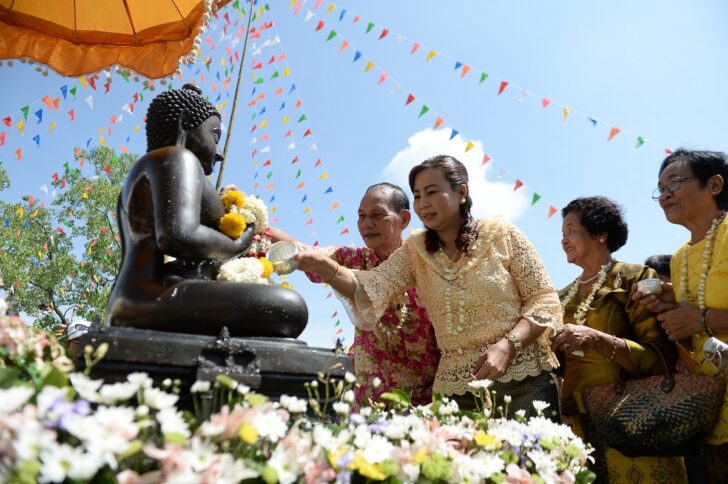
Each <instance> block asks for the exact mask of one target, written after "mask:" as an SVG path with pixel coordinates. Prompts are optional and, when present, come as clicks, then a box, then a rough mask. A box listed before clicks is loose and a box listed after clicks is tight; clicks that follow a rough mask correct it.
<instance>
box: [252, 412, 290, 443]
mask: <svg viewBox="0 0 728 484" xmlns="http://www.w3.org/2000/svg"><path fill="white" fill-rule="evenodd" d="M280 413H281V412H271V411H267V412H262V413H261V414H260V415H257V416H256V417H255V418H254V419H253V423H252V425H253V428H254V429H255V430H257V431H258V434H259V435H260V436H261V437H267V438H268V439H269V440H270V441H271V442H278V440H279V439H281V438H283V437H284V436H285V435H286V432H288V425H287V423H286V421H285V420H284V419H283V418H282V417H281V415H280ZM282 413H285V412H282Z"/></svg>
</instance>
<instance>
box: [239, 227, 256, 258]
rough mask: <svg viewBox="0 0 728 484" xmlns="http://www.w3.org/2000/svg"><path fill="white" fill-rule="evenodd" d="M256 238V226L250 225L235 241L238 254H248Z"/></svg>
mask: <svg viewBox="0 0 728 484" xmlns="http://www.w3.org/2000/svg"><path fill="white" fill-rule="evenodd" d="M254 236H255V224H248V225H247V226H246V227H245V230H244V231H243V234H242V235H241V236H240V237H238V238H237V239H235V245H236V253H238V254H240V253H242V252H246V251H247V250H248V249H249V248H250V244H251V243H252V242H253V237H254Z"/></svg>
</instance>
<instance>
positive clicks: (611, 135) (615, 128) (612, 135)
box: [607, 126, 622, 141]
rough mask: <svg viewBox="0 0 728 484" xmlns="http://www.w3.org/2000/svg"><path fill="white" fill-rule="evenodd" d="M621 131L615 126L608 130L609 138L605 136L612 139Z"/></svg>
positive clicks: (609, 139)
mask: <svg viewBox="0 0 728 484" xmlns="http://www.w3.org/2000/svg"><path fill="white" fill-rule="evenodd" d="M620 131H622V130H621V129H619V128H617V127H616V126H615V127H614V128H612V129H611V130H609V138H607V141H612V140H613V139H614V137H615V136H617V135H618V134H619V132H620Z"/></svg>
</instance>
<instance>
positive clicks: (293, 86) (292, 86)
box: [288, 84, 296, 94]
mask: <svg viewBox="0 0 728 484" xmlns="http://www.w3.org/2000/svg"><path fill="white" fill-rule="evenodd" d="M295 90H296V85H295V84H291V90H290V91H288V94H290V93H292V92H293V91H295Z"/></svg>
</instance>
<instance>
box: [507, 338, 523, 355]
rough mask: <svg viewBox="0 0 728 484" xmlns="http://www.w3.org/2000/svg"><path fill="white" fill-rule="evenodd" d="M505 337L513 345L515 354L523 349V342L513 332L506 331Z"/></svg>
mask: <svg viewBox="0 0 728 484" xmlns="http://www.w3.org/2000/svg"><path fill="white" fill-rule="evenodd" d="M506 339H507V340H508V341H509V342H510V343H511V345H513V349H514V350H515V354H518V353H520V352H521V350H522V349H523V343H521V342H520V341H518V338H517V337H516V335H515V334H513V333H506Z"/></svg>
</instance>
